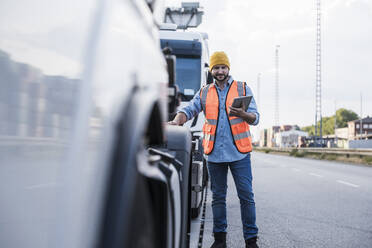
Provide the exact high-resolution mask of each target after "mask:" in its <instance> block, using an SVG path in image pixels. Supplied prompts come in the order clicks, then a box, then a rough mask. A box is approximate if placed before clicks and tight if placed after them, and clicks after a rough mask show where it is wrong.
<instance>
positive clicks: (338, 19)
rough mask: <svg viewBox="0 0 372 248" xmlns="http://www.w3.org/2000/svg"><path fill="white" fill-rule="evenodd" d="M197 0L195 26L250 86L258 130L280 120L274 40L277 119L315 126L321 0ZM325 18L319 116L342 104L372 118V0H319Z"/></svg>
mask: <svg viewBox="0 0 372 248" xmlns="http://www.w3.org/2000/svg"><path fill="white" fill-rule="evenodd" d="M180 2H181V1H176V0H168V1H166V4H167V5H168V6H180ZM200 5H201V6H202V7H203V9H204V16H203V23H202V24H201V25H200V26H199V27H198V28H197V30H199V31H203V32H207V33H208V35H209V46H210V52H211V53H213V52H214V51H225V52H226V53H227V55H228V56H229V58H230V64H231V71H230V74H231V75H232V76H233V77H234V78H235V79H237V80H241V81H246V82H247V83H248V85H249V86H250V87H251V89H252V90H253V92H254V94H255V98H256V101H258V102H259V106H258V108H259V112H260V114H261V120H260V128H268V127H271V126H272V125H274V124H275V97H274V96H275V91H274V89H275V47H276V45H280V48H279V124H280V125H284V124H290V125H294V124H297V125H299V126H308V125H311V124H314V122H315V75H316V70H315V62H316V60H315V55H316V1H315V0H312V1H303V0H302V1H298V0H281V1H278V0H260V1H258V0H254V1H253V0H230V1H227V0H213V1H208V0H200ZM321 22H322V26H321V28H322V29H321V36H322V67H321V70H322V116H323V117H325V116H331V115H333V114H334V113H335V109H339V108H346V109H350V110H353V111H354V112H356V113H357V114H358V115H360V113H361V106H362V115H363V117H366V116H367V115H369V116H372V0H327V1H325V0H322V19H321ZM259 73H261V80H260V95H259V96H258V95H257V76H258V74H259ZM361 95H362V101H361ZM361 102H362V105H361Z"/></svg>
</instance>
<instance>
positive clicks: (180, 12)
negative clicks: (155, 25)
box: [164, 2, 204, 30]
mask: <svg viewBox="0 0 372 248" xmlns="http://www.w3.org/2000/svg"><path fill="white" fill-rule="evenodd" d="M203 14H204V11H203V8H201V7H200V6H199V2H183V3H182V5H181V8H167V9H166V10H165V17H164V22H165V23H173V24H177V29H184V30H185V29H187V28H196V27H198V26H199V25H200V23H201V22H202V16H203Z"/></svg>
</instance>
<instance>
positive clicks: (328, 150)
mask: <svg viewBox="0 0 372 248" xmlns="http://www.w3.org/2000/svg"><path fill="white" fill-rule="evenodd" d="M254 149H256V150H267V149H270V150H272V151H277V152H292V151H293V150H297V151H303V152H308V153H328V154H342V155H346V154H350V155H364V156H372V149H343V148H312V147H306V148H303V147H301V148H297V147H281V148H279V147H255V148H254Z"/></svg>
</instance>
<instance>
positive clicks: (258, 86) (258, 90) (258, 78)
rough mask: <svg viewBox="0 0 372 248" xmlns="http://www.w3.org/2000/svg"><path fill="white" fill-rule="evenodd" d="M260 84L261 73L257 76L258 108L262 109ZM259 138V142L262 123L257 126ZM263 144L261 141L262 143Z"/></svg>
mask: <svg viewBox="0 0 372 248" xmlns="http://www.w3.org/2000/svg"><path fill="white" fill-rule="evenodd" d="M260 84H261V73H258V74H257V105H258V108H260V107H261V105H260V99H261V97H260ZM257 137H258V140H261V135H260V123H258V125H257ZM260 143H261V141H260Z"/></svg>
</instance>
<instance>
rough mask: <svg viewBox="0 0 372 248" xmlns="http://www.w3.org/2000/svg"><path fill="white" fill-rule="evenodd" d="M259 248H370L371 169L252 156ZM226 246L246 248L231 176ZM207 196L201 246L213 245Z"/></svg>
mask: <svg viewBox="0 0 372 248" xmlns="http://www.w3.org/2000/svg"><path fill="white" fill-rule="evenodd" d="M252 165H253V168H252V170H253V177H254V178H253V187H254V193H255V201H256V210H257V225H258V228H259V242H258V244H259V246H260V247H261V248H265V247H272V248H280V247H283V248H284V247H285V248H289V247H306V248H307V247H317V248H319V247H330V248H333V247H345V248H349V247H350V248H367V247H368V248H371V247H372V168H371V167H365V166H358V165H351V164H344V163H339V162H329V161H320V160H312V159H305V158H293V157H287V156H281V155H272V154H264V153H257V152H256V153H253V154H252ZM228 182H229V188H228V198H227V208H228V209H227V215H228V225H229V226H228V238H227V239H228V247H229V248H233V247H244V239H243V233H242V225H241V220H240V205H239V199H238V197H237V194H236V189H235V185H234V182H233V179H232V177H231V174H230V175H229V181H228ZM211 196H212V194H211V192H210V190H209V192H208V199H207V209H206V218H205V229H204V237H203V245H202V247H206V248H209V247H210V246H211V244H212V242H213V237H212V225H213V217H212V210H211Z"/></svg>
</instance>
